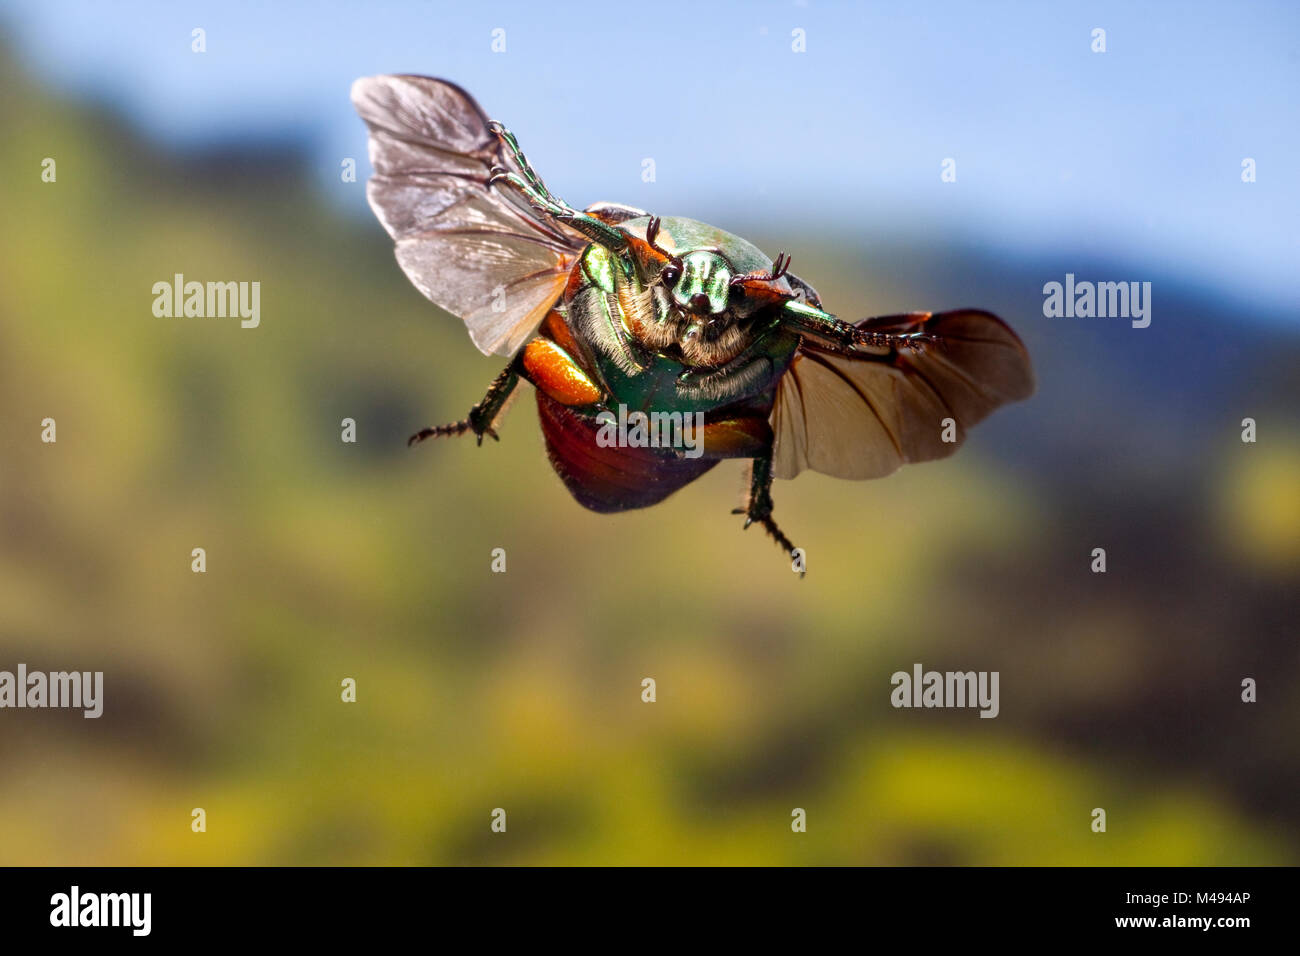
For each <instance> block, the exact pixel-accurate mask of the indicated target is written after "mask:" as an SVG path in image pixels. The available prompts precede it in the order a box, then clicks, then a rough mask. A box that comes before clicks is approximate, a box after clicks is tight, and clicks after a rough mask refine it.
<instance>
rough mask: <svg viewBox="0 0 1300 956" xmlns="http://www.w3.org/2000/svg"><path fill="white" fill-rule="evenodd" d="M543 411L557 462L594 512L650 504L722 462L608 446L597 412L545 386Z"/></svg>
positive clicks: (577, 494)
mask: <svg viewBox="0 0 1300 956" xmlns="http://www.w3.org/2000/svg"><path fill="white" fill-rule="evenodd" d="M537 415H538V417H539V418H540V419H541V423H542V434H543V435H544V436H545V437H546V453H547V456H548V457H549V458H550V460H551V466H552V467H553V468H554V469H555V472H556V474H558V475H559V476H560V478H561V480H563V482H564V486H565V487H566V488H568V489H569V493H570V494H571V495H573V497H574V498H575V499H576V500H577V502H578V504H580V505H582V506H583V507H584V508H590V509H591V510H592V511H599V512H603V513H608V512H611V511H628V510H630V509H633V508H648V507H649V506H650V505H653V504H658V503H659V502H660V501H663V500H664V499H665V498H667V497H668V496H669V495H671V494H672V493H673V492H674V491H676V490H677V489H679V488H682V487H684V486H685V485H688V484H690V483H691V482H692V481H694V480H695V479H696V478H698V477H700V475H702V474H704V473H705V472H706V471H708V470H709V469H710V468H712V467H713V466H714V465H716V464H717V463H718V462H717V460H716V459H707V458H679V457H677V456H676V455H674V454H673V452H672V450H671V449H668V448H639V447H625V446H611V447H608V448H602V447H601V446H600V445H599V444H598V443H597V441H596V435H597V432H599V430H600V425H599V423H597V421H596V419H595V416H594V415H592V414H584V413H582V412H578V411H576V410H574V409H572V408H567V407H565V406H564V405H561V404H560V403H559V402H557V401H555V400H554V399H553V398H551V397H550V396H548V395H547V394H546V393H545V392H543V391H541V390H540V389H538V391H537Z"/></svg>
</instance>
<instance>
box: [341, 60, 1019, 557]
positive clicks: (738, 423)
mask: <svg viewBox="0 0 1300 956" xmlns="http://www.w3.org/2000/svg"><path fill="white" fill-rule="evenodd" d="M352 101H353V103H354V105H355V106H356V109H357V111H358V112H359V113H360V114H361V117H362V119H363V120H364V121H365V122H366V125H367V126H368V127H369V131H370V160H371V164H372V165H373V167H374V175H373V177H372V178H371V179H370V181H369V183H368V184H367V196H368V198H369V201H370V205H371V208H372V209H373V210H374V212H375V215H376V216H378V218H379V221H380V222H381V223H382V224H383V226H384V228H385V229H386V230H387V231H388V233H389V234H390V235H391V236H392V237H393V239H394V241H395V242H396V247H397V248H396V253H397V261H398V264H399V265H400V266H401V268H402V270H403V271H404V272H405V273H406V276H407V278H409V279H410V280H411V282H412V283H414V285H415V287H416V288H417V289H419V291H420V292H421V293H423V294H424V295H425V296H426V297H427V298H429V299H430V300H432V301H433V302H434V303H436V304H437V305H439V306H441V307H442V308H443V309H446V310H447V311H448V312H450V313H452V314H453V315H455V316H458V317H459V318H460V319H461V320H462V321H464V323H465V325H466V327H467V328H468V330H469V334H470V338H471V339H472V340H473V342H474V344H475V345H476V346H477V347H478V348H479V350H480V351H482V352H483V353H484V354H485V355H492V354H496V355H501V356H505V357H508V359H509V364H508V365H507V366H506V367H505V369H504V370H503V371H502V372H501V374H500V375H499V376H498V377H497V378H496V380H495V381H493V383H492V385H491V386H490V387H489V389H488V392H487V394H486V395H485V396H484V397H483V399H482V400H481V401H480V402H478V404H476V405H474V406H473V407H472V408H471V409H470V411H469V414H468V415H467V417H466V418H465V419H464V420H463V421H459V422H455V423H453V424H449V425H439V426H436V427H430V428H425V429H423V430H422V431H420V432H418V433H416V434H415V435H413V436H411V439H410V444H414V443H417V442H420V441H423V440H425V439H427V438H433V437H441V436H450V435H463V434H466V433H467V432H472V433H473V434H474V435H475V436H476V437H477V439H478V442H479V444H482V441H483V436H484V435H490V436H491V437H492V438H494V439H495V438H497V433H496V426H497V424H498V422H499V419H500V417H501V415H502V413H503V412H504V410H505V407H506V404H507V401H508V400H509V398H510V397H511V395H512V393H513V392H514V391H515V389H516V388H517V386H518V385H519V382H520V380H521V379H523V380H527V381H528V382H530V383H531V384H532V385H533V386H534V387H535V390H536V396H537V410H538V415H539V417H540V420H541V425H542V431H543V434H544V436H545V440H546V448H547V453H548V455H549V458H550V461H551V464H552V466H553V467H554V469H555V471H556V473H557V474H558V475H559V476H560V478H561V479H562V480H563V482H564V484H565V486H566V487H567V488H568V490H569V491H570V493H571V494H572V495H573V497H574V498H575V499H577V501H578V502H579V503H580V504H582V505H583V506H585V507H587V508H590V509H592V510H594V511H598V512H614V511H623V510H626V509H630V508H645V507H648V506H650V505H653V504H656V503H658V502H660V501H662V500H663V499H664V498H666V497H668V496H669V495H670V494H672V493H673V492H674V491H676V490H678V489H679V488H681V487H683V486H684V485H686V484H687V483H689V482H691V481H693V480H694V479H695V478H698V477H699V476H700V475H702V474H704V473H705V472H706V471H708V470H709V469H711V468H712V467H713V466H714V465H716V464H717V463H718V462H719V461H721V460H722V459H725V458H740V459H746V460H748V461H749V462H750V463H751V475H750V482H749V485H750V490H749V499H748V503H747V505H746V507H745V508H740V509H736V511H735V512H733V513H735V514H743V515H744V516H745V527H749V525H750V524H753V523H758V524H761V525H762V526H763V527H764V528H765V529H766V531H767V532H768V533H769V534H770V535H771V536H772V537H773V538H774V539H775V540H776V541H777V542H778V543H779V544H780V545H781V547H782V548H784V549H785V550H786V551H787V552H790V553H791V554H794V553H795V551H796V549H795V547H794V545H793V544H791V542H790V540H789V539H788V538H787V537H786V536H785V535H784V534H783V533H782V531H781V530H780V529H779V528H778V527H777V525H776V522H775V521H773V520H772V508H773V505H772V494H771V490H772V481H773V479H774V478H793V477H795V476H796V475H798V474H799V472H801V471H803V470H804V469H812V470H814V471H819V472H822V473H824V474H828V475H834V476H836V477H840V478H851V479H865V478H878V477H881V476H883V475H887V474H889V473H891V472H893V471H894V470H895V469H897V468H898V467H899V466H900V465H902V464H904V463H906V462H917V461H928V460H932V459H936V458H943V457H946V456H948V455H950V454H952V453H953V452H954V451H955V450H956V449H957V447H958V446H959V445H960V444H961V442H962V440H963V439H964V437H965V430H966V428H967V427H969V426H970V425H973V424H974V423H975V422H978V421H980V420H981V419H983V418H984V417H986V416H987V415H988V414H989V413H990V412H992V411H993V410H994V409H995V408H997V407H998V406H1000V405H1002V404H1004V403H1007V402H1012V401H1017V400H1020V399H1024V398H1027V397H1028V396H1029V395H1030V394H1031V393H1032V392H1033V389H1034V383H1033V372H1032V370H1031V368H1030V363H1029V356H1028V353H1027V352H1026V350H1025V348H1024V346H1023V345H1022V344H1021V342H1020V339H1019V338H1018V337H1017V336H1016V334H1015V333H1014V332H1012V331H1011V329H1010V328H1008V327H1007V326H1006V324H1005V323H1003V322H1002V320H1000V319H999V318H997V317H996V316H994V315H992V314H990V313H988V312H983V311H979V310H975V309H962V310H958V311H952V312H941V313H937V314H932V313H929V312H913V313H908V314H905V315H891V316H884V317H881V318H873V319H865V320H863V321H861V322H857V323H854V324H850V323H847V322H843V321H841V320H840V319H837V318H836V317H835V316H834V315H832V314H830V313H828V312H826V311H824V310H823V308H822V302H821V298H820V297H819V296H818V295H817V292H816V291H815V290H814V289H813V288H812V287H811V286H810V285H809V284H808V283H806V282H804V281H803V280H801V279H799V278H798V277H797V276H795V275H794V274H793V273H791V272H790V271H789V266H790V260H789V259H788V258H787V257H786V256H785V255H784V254H782V255H778V256H777V258H776V260H775V261H774V260H772V259H770V258H768V257H767V256H766V255H764V254H763V252H762V251H760V250H759V249H758V248H757V247H755V246H754V245H753V244H752V243H750V242H747V241H746V240H744V239H742V238H740V237H739V236H734V235H731V234H730V233H727V232H724V231H722V230H721V229H717V228H715V227H713V226H708V225H705V224H704V223H701V222H697V221H695V220H693V219H684V218H672V217H664V218H660V217H658V216H650V215H648V214H647V213H645V212H643V211H641V210H639V209H634V208H631V207H629V206H623V205H619V204H616V203H597V204H596V205H593V206H588V207H587V208H586V209H583V210H578V209H574V208H573V207H571V206H569V205H568V204H566V203H565V202H563V201H562V200H560V199H558V198H557V197H555V196H554V195H553V194H551V192H550V191H549V190H548V189H547V188H546V186H545V184H544V183H543V182H542V180H541V178H540V177H539V176H538V175H537V173H536V172H535V171H534V170H533V169H532V167H531V166H530V165H529V163H528V160H527V159H526V158H525V157H524V154H523V152H522V151H521V150H520V148H519V144H518V143H517V142H516V140H515V138H514V136H513V135H512V134H511V133H510V132H509V130H507V129H506V128H505V127H503V126H501V125H500V124H499V123H495V122H492V121H490V120H488V118H487V116H486V115H485V114H484V113H483V111H482V110H481V109H480V108H479V106H478V104H477V103H475V102H474V100H473V98H472V97H471V96H470V95H469V94H468V93H466V92H465V91H464V90H462V89H461V88H460V87H458V86H455V85H454V84H451V83H448V82H446V81H444V80H438V79H433V78H430V77H423V76H378V77H370V78H364V79H360V80H357V82H356V83H355V84H354V85H353V88H352ZM660 426H662V428H660Z"/></svg>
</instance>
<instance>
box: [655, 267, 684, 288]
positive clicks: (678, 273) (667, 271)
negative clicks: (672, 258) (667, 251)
mask: <svg viewBox="0 0 1300 956" xmlns="http://www.w3.org/2000/svg"><path fill="white" fill-rule="evenodd" d="M681 277H682V264H681V263H680V262H670V263H668V265H666V266H664V267H663V269H662V270H661V271H660V272H659V280H660V281H661V282H663V284H664V285H666V286H668V288H670V289H671V288H672V287H673V286H675V285H676V284H677V280H678V279H680V278H681Z"/></svg>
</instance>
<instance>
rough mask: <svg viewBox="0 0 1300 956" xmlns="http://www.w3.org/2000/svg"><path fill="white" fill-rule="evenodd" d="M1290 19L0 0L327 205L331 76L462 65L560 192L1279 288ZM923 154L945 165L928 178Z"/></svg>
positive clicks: (1296, 252)
mask: <svg viewBox="0 0 1300 956" xmlns="http://www.w3.org/2000/svg"><path fill="white" fill-rule="evenodd" d="M194 27H202V28H203V29H205V30H206V34H207V52H206V53H204V54H202V55H197V54H194V53H192V52H191V50H190V31H191V30H192V29H193V28H194ZM1096 27H1101V28H1103V29H1105V30H1106V44H1107V52H1106V53H1104V54H1098V53H1093V52H1092V51H1091V49H1090V43H1091V31H1092V30H1093V29H1094V28H1096ZM1298 27H1300V4H1294V3H1232V4H1230V3H1219V4H1213V5H1212V4H1197V3H1177V4H1175V3H1168V4H1143V5H1138V4H1132V3H1113V4H1112V3H1090V4H1070V3H1044V4H1028V3H1025V4H1018V3H991V4H976V3H969V4H964V3H908V4H882V3H873V4H865V5H864V4H847V3H825V2H814V0H807V2H805V3H797V2H754V3H744V4H741V3H735V4H728V3H716V2H711V3H707V4H706V3H702V2H698V0H697V2H687V3H678V2H663V3H658V4H656V5H654V7H653V8H641V7H634V6H632V5H628V4H623V3H618V4H612V3H606V4H591V5H589V6H586V7H585V9H580V8H578V7H576V6H574V5H571V4H559V3H533V2H528V3H494V2H462V3H444V2H430V0H410V2H371V3H364V4H363V3H360V2H358V3H340V2H314V3H298V2H279V3H275V2H269V0H268V2H251V0H224V2H211V3H208V2H192V3H191V2H176V0H168V2H163V0H158V2H145V0H140V2H122V3H99V2H85V0H82V2H74V0H32V2H19V3H15V2H13V0H6V2H5V4H4V6H3V12H2V13H0V31H3V33H4V34H5V35H6V36H7V37H8V39H9V42H10V44H11V46H12V47H13V48H14V49H15V50H16V51H17V54H18V55H19V57H20V59H21V60H22V62H23V63H24V65H25V66H26V67H27V68H28V69H29V70H30V71H32V72H33V73H34V74H35V75H36V76H37V77H38V78H40V79H41V80H42V81H44V82H45V83H47V84H49V85H51V86H53V87H55V88H57V89H60V90H64V91H67V92H70V93H73V94H75V95H79V96H81V95H86V96H93V97H96V98H99V99H102V100H106V101H108V102H110V103H112V104H114V105H115V106H117V107H118V108H120V109H121V110H123V111H124V112H125V113H126V114H127V115H128V116H129V117H130V118H131V119H132V120H133V122H135V123H137V124H138V125H139V126H140V127H141V128H142V129H143V130H144V131H145V132H146V133H147V134H148V135H150V136H152V137H154V138H155V139H157V140H158V141H160V142H164V143H174V144H179V145H185V146H194V145H198V144H202V143H205V142H210V141H216V140H230V139H256V138H258V137H261V136H265V135H268V134H274V135H276V136H277V137H281V136H283V135H284V134H286V133H288V134H290V135H300V136H301V137H303V138H304V140H305V141H307V142H309V143H310V144H311V147H312V150H313V151H312V156H313V160H314V161H315V162H316V164H317V168H318V172H319V175H320V179H321V182H322V184H324V185H326V186H327V187H328V189H329V191H330V192H331V193H332V194H333V195H335V196H336V197H337V198H338V200H339V201H340V202H342V203H344V204H345V205H348V206H350V207H353V208H358V209H359V208H361V201H360V190H359V188H358V187H356V186H352V187H347V186H345V184H341V183H339V182H338V181H337V170H338V164H339V161H340V159H341V158H342V157H345V156H355V157H358V158H359V159H360V160H361V163H362V168H363V170H364V169H365V162H364V155H365V148H364V131H363V128H362V127H361V124H360V122H359V121H358V120H357V118H356V116H355V114H354V113H353V111H352V108H351V105H350V103H349V102H348V88H349V86H350V84H351V82H352V80H353V79H354V78H355V77H357V76H360V75H366V74H372V73H391V72H418V73H427V74H431V75H436V76H443V77H446V78H449V79H452V80H454V81H456V82H458V83H460V84H461V85H462V86H464V87H466V88H467V89H469V90H470V91H471V92H472V93H474V95H475V96H476V97H477V98H478V100H479V101H480V102H481V103H482V104H483V105H484V107H485V109H486V110H487V112H488V113H489V114H490V115H492V116H493V117H495V118H497V119H500V120H502V121H503V122H505V123H506V124H507V125H509V126H511V128H512V129H514V130H515V132H516V133H517V134H518V135H519V138H520V140H521V142H522V143H523V145H524V148H525V149H526V150H527V151H528V154H529V156H530V158H531V159H532V160H533V161H534V163H535V165H536V166H537V168H538V169H539V170H540V171H541V173H542V175H543V176H544V177H546V179H547V181H548V183H549V184H550V185H551V186H552V187H553V188H554V189H555V191H556V192H558V193H559V194H561V195H563V196H564V197H565V198H566V199H568V200H569V201H570V202H572V203H574V204H575V205H585V204H587V203H589V202H592V201H595V200H597V199H612V200H619V201H624V202H629V203H633V204H636V205H641V206H644V207H646V208H650V209H652V210H654V211H657V212H661V213H664V214H684V215H690V216H693V217H695V218H699V219H704V220H708V221H714V222H716V223H718V224H719V225H724V226H726V225H728V224H729V223H731V222H735V221H737V219H741V220H745V221H749V220H752V219H754V218H757V217H760V216H761V217H762V218H763V219H767V218H770V217H801V219H800V221H801V223H806V222H807V221H809V220H810V219H815V217H823V218H826V219H829V220H830V221H831V222H832V223H834V225H835V227H836V228H837V229H844V228H855V229H858V230H860V231H861V233H862V234H863V235H864V236H869V237H871V238H873V239H879V238H887V237H889V236H891V235H898V236H906V237H909V238H915V237H918V236H931V237H934V236H942V237H944V238H946V239H952V240H954V241H962V242H977V243H980V244H984V245H987V246H988V247H989V248H992V249H995V250H996V249H1007V250H1011V251H1018V252H1021V253H1027V252H1034V251H1043V252H1052V251H1060V250H1067V251H1069V252H1071V253H1073V254H1077V255H1079V256H1081V257H1082V256H1089V257H1112V258H1121V257H1122V258H1125V259H1126V260H1128V261H1131V262H1134V263H1137V264H1139V265H1142V266H1149V267H1150V268H1152V269H1169V268H1177V269H1180V270H1182V271H1184V272H1186V273H1188V274H1194V275H1197V276H1200V277H1202V278H1204V279H1205V280H1206V281H1208V282H1211V283H1214V284H1217V285H1221V286H1224V287H1228V288H1234V289H1236V290H1238V291H1239V292H1242V293H1244V294H1247V295H1258V296H1260V297H1261V298H1262V299H1267V300H1270V301H1271V302H1274V303H1284V304H1285V303H1289V304H1290V305H1291V306H1292V307H1293V306H1294V304H1295V303H1296V301H1297V296H1296V294H1295V281H1296V277H1297V275H1300V268H1297V266H1298V265H1300V239H1298V238H1297V226H1296V221H1297V214H1298V213H1300V179H1298V178H1297V172H1296V161H1297V157H1300V122H1298V121H1297V120H1298V119H1300V116H1298V113H1300V110H1297V96H1298V95H1300V29H1297V28H1298ZM497 28H500V29H504V30H505V42H506V51H505V52H504V53H494V52H493V51H492V49H491V44H492V38H493V36H492V34H493V30H494V29H497ZM796 29H798V30H802V31H804V35H805V37H806V52H803V53H795V52H793V51H792V48H791V47H792V31H794V30H796ZM647 157H649V158H653V159H654V161H655V167H656V178H655V181H654V182H653V183H645V182H643V181H642V175H641V173H642V161H643V160H644V159H645V158H647ZM948 157H951V158H953V159H955V160H956V170H957V181H956V182H955V183H943V182H941V180H940V169H941V162H942V161H943V160H944V159H945V158H948ZM1244 157H1252V158H1254V159H1255V160H1256V163H1257V170H1258V172H1257V175H1258V181H1257V182H1256V183H1254V184H1251V185H1246V184H1243V183H1242V182H1241V179H1240V173H1241V161H1242V159H1243V158H1244ZM802 231H804V232H806V231H807V229H806V227H805V228H804V229H803V230H802ZM1133 278H1144V277H1143V276H1140V275H1135V276H1133ZM1292 313H1293V314H1291V315H1290V317H1289V321H1297V322H1300V319H1297V318H1296V316H1295V314H1294V310H1292Z"/></svg>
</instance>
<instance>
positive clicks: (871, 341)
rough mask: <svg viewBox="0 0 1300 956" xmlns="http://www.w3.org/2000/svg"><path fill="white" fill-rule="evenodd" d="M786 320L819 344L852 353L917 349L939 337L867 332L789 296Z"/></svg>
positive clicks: (909, 333) (922, 333)
mask: <svg viewBox="0 0 1300 956" xmlns="http://www.w3.org/2000/svg"><path fill="white" fill-rule="evenodd" d="M785 312H786V315H787V316H788V317H789V322H788V324H789V325H790V326H791V327H793V328H794V329H796V330H797V331H798V332H799V333H800V334H803V335H806V336H808V337H809V338H811V339H814V340H816V342H817V343H818V344H819V345H822V346H824V347H826V348H829V349H833V350H835V351H837V352H845V353H852V352H856V351H859V350H861V349H898V350H902V349H911V350H913V351H919V350H921V349H922V348H924V347H925V346H926V345H933V344H937V343H938V342H939V340H938V339H937V338H935V337H934V336H933V335H927V334H926V333H924V332H869V331H866V330H865V329H860V328H858V327H857V326H856V325H850V324H849V323H848V322H844V321H842V320H840V319H837V318H836V317H835V316H833V315H831V314H830V313H829V312H823V311H822V310H821V309H817V308H814V307H813V306H810V305H807V304H806V303H803V302H799V301H797V300H791V301H789V302H787V303H785Z"/></svg>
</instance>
